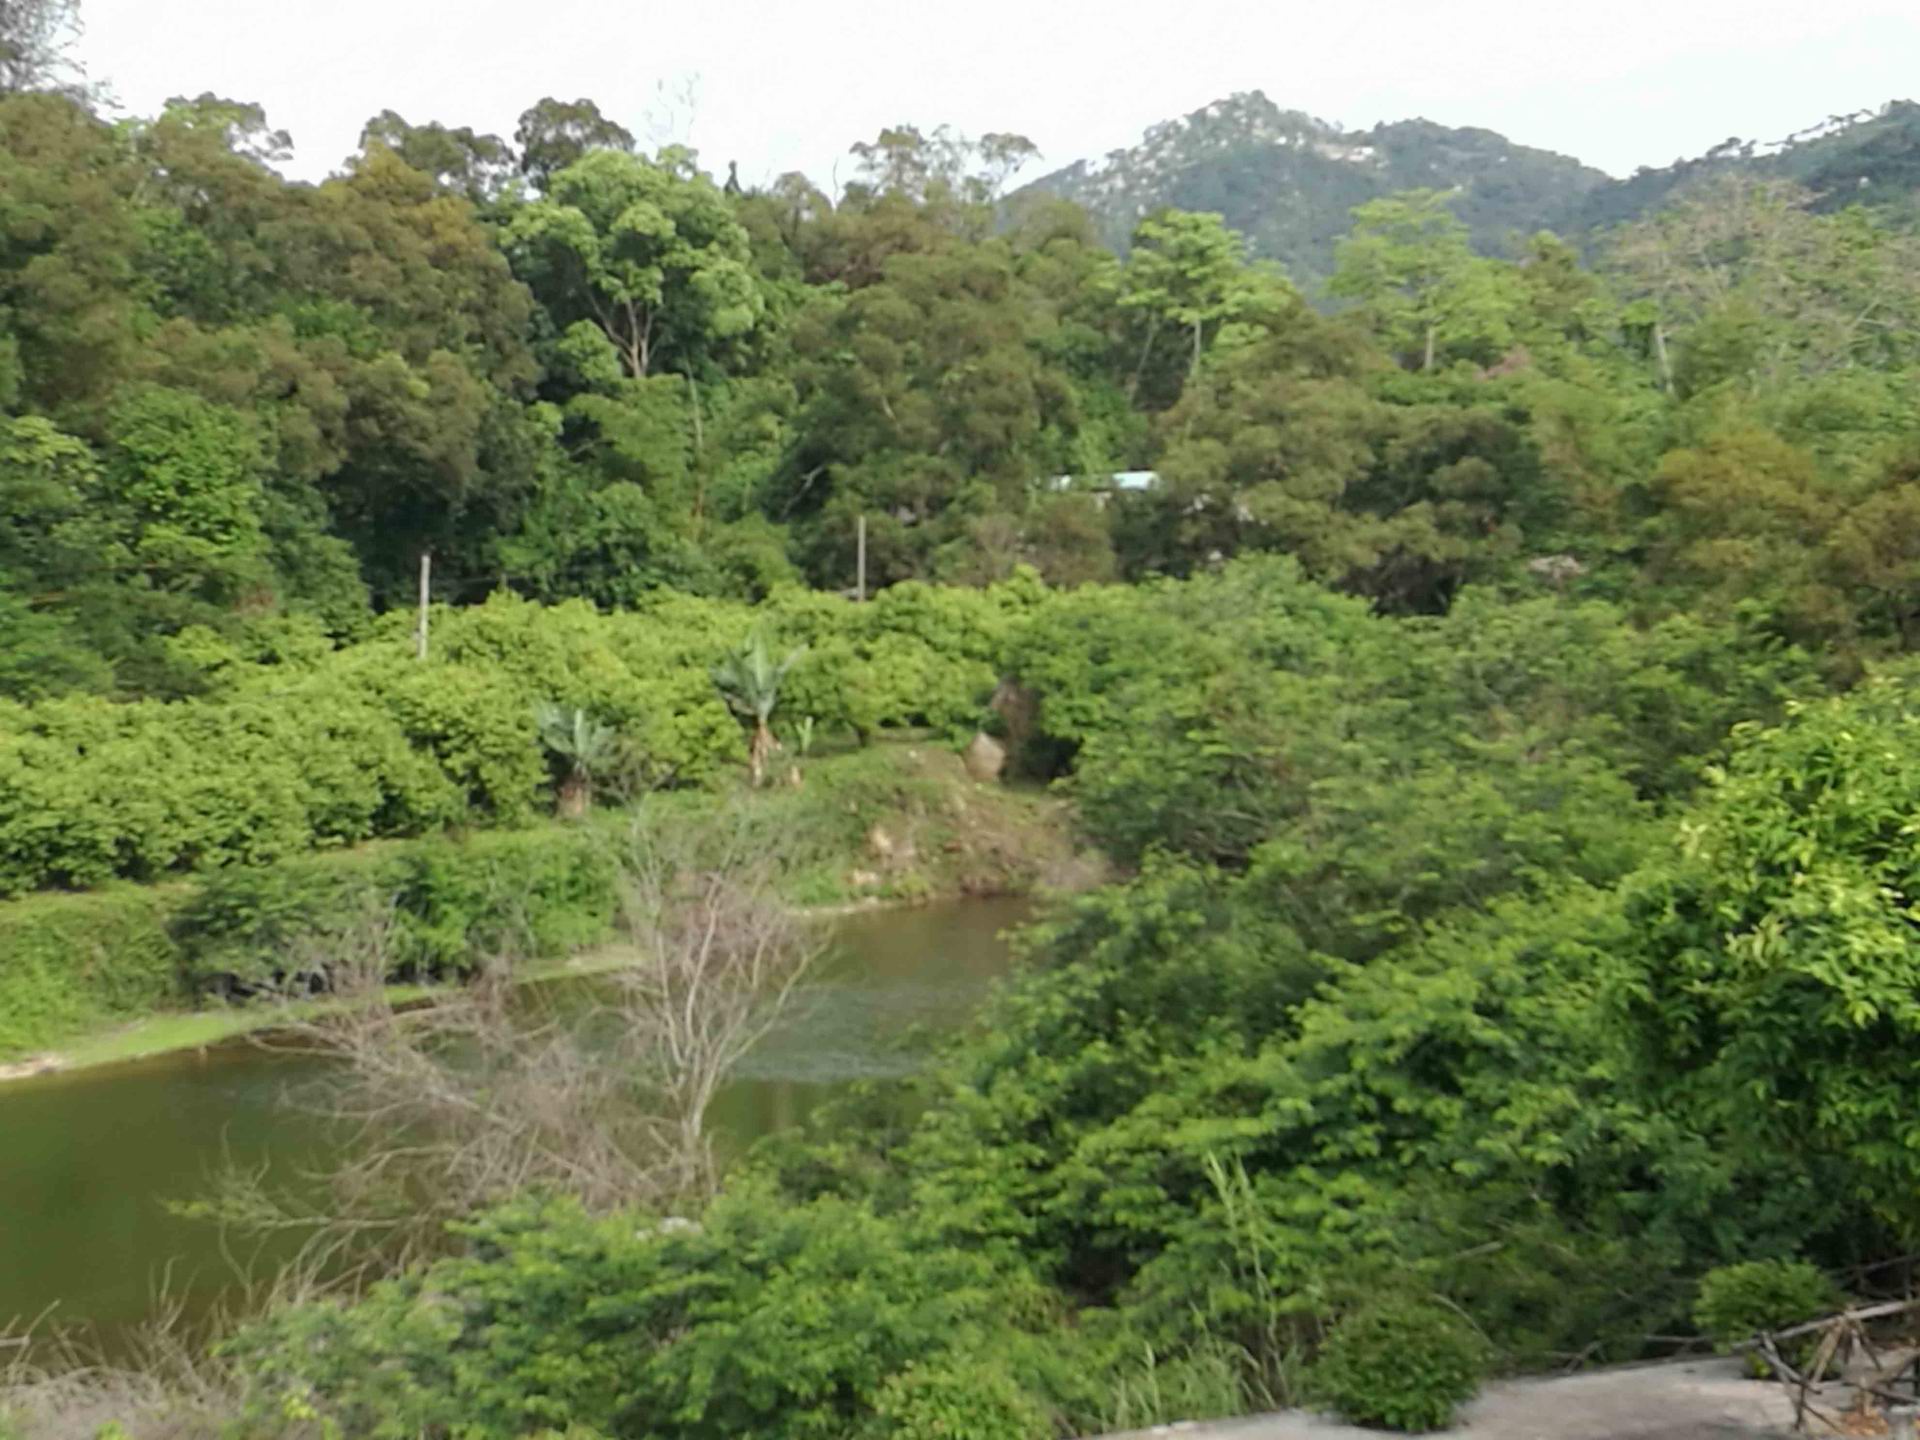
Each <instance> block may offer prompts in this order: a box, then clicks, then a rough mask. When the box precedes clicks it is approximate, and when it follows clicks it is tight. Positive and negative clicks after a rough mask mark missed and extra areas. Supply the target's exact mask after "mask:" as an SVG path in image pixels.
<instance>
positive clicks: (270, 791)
mask: <svg viewBox="0 0 1920 1440" xmlns="http://www.w3.org/2000/svg"><path fill="white" fill-rule="evenodd" d="M1044 593H1045V592H1044V591H1042V590H1041V589H1040V587H1039V586H1038V585H1037V584H1033V583H1024V582H1015V583H1012V584H1009V585H1006V586H1001V587H998V588H997V589H994V590H990V591H984V592H983V591H972V590H933V589H930V588H928V587H924V586H916V585H907V586H900V587H897V588H895V589H893V590H890V591H888V592H886V593H885V594H883V595H882V596H881V597H880V598H879V599H878V600H876V601H875V602H873V603H872V604H869V605H865V606H856V605H852V604H849V603H848V602H846V601H843V600H839V599H836V598H834V597H830V596H823V595H819V594H814V593H811V592H804V591H791V592H786V593H784V594H782V595H780V596H778V597H776V598H775V599H774V600H772V601H770V602H769V603H767V604H765V605H763V606H760V607H757V608H754V609H750V608H749V607H747V606H745V605H741V604H736V603H732V602H726V601H712V600H699V599H694V598H691V597H687V596H682V595H663V596H662V597H661V598H660V599H659V600H658V601H657V603H655V604H653V605H651V606H649V607H647V608H644V609H641V610H636V611H629V612H622V613H619V614H613V615H603V614H601V613H599V612H597V611H596V610H594V609H593V607H591V606H589V605H586V604H584V603H581V602H573V603H569V604H564V605H559V606H555V607H552V608H542V607H540V606H537V605H533V604H530V603H527V602H525V601H521V600H517V599H514V598H512V597H510V596H500V597H497V598H496V599H494V600H493V601H490V602H489V603H487V604H485V605H482V606H479V607H476V608H473V609H469V610H462V611H454V612H448V613H445V614H439V615H436V616H435V619H434V631H433V635H434V645H433V653H432V655H431V657H430V658H429V659H428V660H427V661H426V662H425V663H421V662H419V661H417V660H416V659H415V658H414V656H413V654H412V647H411V642H410V641H409V639H408V638H407V636H406V635H405V633H404V631H403V629H402V627H401V625H400V624H399V623H398V621H397V620H396V621H395V623H393V624H389V625H387V626H386V627H385V628H384V629H382V630H381V631H380V632H379V633H377V634H376V635H375V636H374V637H373V638H371V639H369V640H367V641H364V642H362V643H360V644H358V645H354V646H351V647H349V648H346V649H342V650H330V649H327V648H325V647H324V646H318V647H301V646H298V645H295V646H288V645H286V644H284V643H280V644H277V645H276V647H275V650H274V653H273V654H272V655H271V656H270V657H265V658H263V657H260V656H252V657H250V656H247V655H244V654H241V653H240V652H239V651H237V650H235V649H234V648H233V647H231V646H224V645H222V644H219V643H216V642H215V641H214V639H213V637H211V636H207V637H204V639H205V640H206V642H207V643H206V644H205V645H204V646H201V647H199V649H198V650H196V652H195V653H196V658H197V662H198V664H199V666H200V670H201V673H202V675H203V677H204V687H205V690H206V693H205V694H204V695H202V696H199V697H197V698H194V699H190V700H183V701H173V702H162V701H151V700H149V701H137V702H132V703H114V702H111V701H107V700H102V699H98V698H70V699H62V700H54V701H48V702H45V703H42V704H38V705H33V706H19V705H0V895H22V894H26V893H29V892H31V891H34V890H37V889H43V888H70V889H72V888H85V887H88V886H95V885H100V884H103V883H105V882H107V881H110V880H113V879H116V878H120V879H131V880H141V881H151V880H156V879H159V878H162V877H164V876H167V875H169V874H175V873H182V872H193V871H199V870H207V869H214V868H218V867H223V866H230V865H261V864H266V863H269V862H274V861H279V860H282V859H285V858H286V857H289V856H294V855H299V854H302V853H304V852H307V851H310V850H320V849H327V848H337V847H341V846H347V845H352V844H356V843H358V842H360V841H364V840H368V839H374V838H380V837H395V836H416V835H424V834H428V833H431V832H433V831H436V830H439V829H442V828H445V827H448V826H452V825H478V826H492V825H512V824H515V823H518V822H520V821H523V820H525V819H527V818H528V817H530V816H531V815H533V814H535V813H537V812H538V810H539V809H540V808H542V806H543V805H544V803H545V791H546V789H547V787H548V785H549V783H550V775H549V770H548V763H547V760H546V758H545V756H544V754H543V751H542V749H541V747H540V744H539V741H538V737H537V729H536V721H535V711H536V708H537V706H538V705H539V704H540V703H541V702H545V701H557V702H559V703H561V704H564V705H567V706H578V707H581V708H583V709H585V710H587V711H589V712H591V713H592V714H593V715H594V717H595V718H596V719H597V720H598V721H600V722H601V723H604V724H607V725H610V726H612V727H613V728H615V729H616V730H617V731H619V732H620V734H621V735H622V736H623V737H624V738H625V740H626V741H627V742H628V748H629V749H630V751H631V753H632V754H633V756H634V757H635V760H636V763H637V765H638V767H639V770H640V771H641V773H640V774H639V775H637V776H636V777H635V778H636V779H638V780H641V781H643V782H644V783H646V784H648V785H661V784H668V785H680V786H701V785H707V784H710V783H712V782H713V781H715V780H716V779H717V778H718V777H719V776H720V775H721V774H722V773H723V772H724V771H725V770H726V769H727V767H729V766H731V765H733V764H735V763H736V762H737V761H738V760H739V759H740V758H741V756H742V753H743V752H742V746H741V737H740V728H739V724H738V722H737V721H736V720H735V719H734V718H733V716H732V715H730V714H729V713H728V711H727V708H726V706H725V705H724V704H723V703H722V702H721V700H720V699H719V697H718V696H717V695H716V693H715V691H714V687H713V684H712V680H711V677H710V673H709V671H710V667H711V666H712V664H713V663H714V661H716V660H717V659H719V658H720V656H721V655H722V654H723V653H725V651H726V650H728V649H729V648H730V647H733V646H736V645H738V644H740V643H741V642H742V641H743V640H745V639H746V638H747V637H748V636H749V635H750V634H758V635H761V636H763V637H765V638H766V640H767V641H768V643H769V644H771V645H781V646H792V645H802V644H804V645H807V646H808V647H809V648H808V653H807V659H806V663H805V664H804V665H803V666H802V667H800V668H799V669H797V670H796V671H795V672H794V673H793V675H792V676H791V677H790V679H789V681H788V684H787V686H786V690H785V694H784V696H783V700H782V708H783V711H784V713H786V714H787V715H789V716H792V717H794V718H795V719H798V718H801V717H806V716H811V717H813V718H814V720H815V722H816V724H817V725H818V726H819V727H821V729H822V730H823V731H842V732H853V733H855V734H858V735H860V736H862V737H865V736H867V735H870V734H872V733H873V732H875V731H878V730H882V729H885V728H887V727H895V726H907V725H929V726H933V727H936V728H939V729H943V730H950V729H958V728H961V727H964V726H967V725H970V724H971V723H972V722H973V721H974V720H975V719H976V718H977V717H978V715H979V714H980V713H981V705H982V702H984V700H985V699H986V698H987V696H988V694H989V693H990V692H991V690H992V687H993V684H994V681H995V678H996V668H995V667H996V663H997V659H998V657H999V656H1000V654H1001V653H1002V652H1003V651H1004V649H1005V644H1006V637H1007V634H1008V632H1009V630H1010V629H1011V627H1012V626H1013V625H1014V624H1015V623H1016V622H1017V621H1018V619H1019V618H1020V617H1021V616H1022V615H1023V614H1025V613H1026V612H1028V611H1029V610H1031V609H1032V607H1033V606H1034V605H1035V604H1037V603H1038V602H1039V601H1040V600H1041V599H1042V598H1043V597H1044ZM276 639H277V640H283V639H284V637H278V636H276Z"/></svg>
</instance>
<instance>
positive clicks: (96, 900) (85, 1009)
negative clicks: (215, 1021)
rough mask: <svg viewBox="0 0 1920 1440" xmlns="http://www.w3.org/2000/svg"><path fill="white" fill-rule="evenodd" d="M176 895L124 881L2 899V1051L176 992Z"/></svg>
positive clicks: (151, 1006) (153, 1005)
mask: <svg viewBox="0 0 1920 1440" xmlns="http://www.w3.org/2000/svg"><path fill="white" fill-rule="evenodd" d="M175 898H176V897H173V896H170V895H167V894H165V893H163V892H160V891H155V890H138V889H134V888H132V887H122V888H119V889H114V890H109V891H106V892H104V893H102V894H99V895H71V896H69V895H46V896H37V897H35V898H34V899H32V900H25V901H21V902H19V903H17V904H13V905H8V906H5V907H0V1055H6V1054H8V1053H11V1052H17V1051H23V1050H30V1049H33V1048H35V1047H36V1046H40V1045H44V1044H46V1043H48V1042H49V1041H51V1040H54V1039H57V1038H58V1037H59V1036H61V1035H62V1034H65V1033H68V1032H71V1031H75V1030H79V1029H82V1028H84V1027H86V1026H88V1025H97V1024H101V1023H103V1022H106V1021H110V1020H115V1019H122V1018H130V1017H133V1016H138V1015H144V1014H147V1013H150V1012H151V1011H154V1010H157V1009H160V1008H162V1007H164V1006H166V1005H167V1004H169V1003H171V1002H173V1001H176V1000H179V999H181V998H182V997H183V994H184V990H183V987H182V985H181V977H180V956H179V951H178V949H177V947H176V945H175V943H174V940H173V938H172V936H171V935H170V934H169V933H168V929H167V922H168V919H169V916H170V913H171V909H172V906H173V904H174V903H175Z"/></svg>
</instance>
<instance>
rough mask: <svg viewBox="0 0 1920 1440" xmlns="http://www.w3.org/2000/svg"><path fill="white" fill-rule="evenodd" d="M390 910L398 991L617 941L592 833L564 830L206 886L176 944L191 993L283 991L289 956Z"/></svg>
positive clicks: (353, 855) (320, 859)
mask: <svg viewBox="0 0 1920 1440" xmlns="http://www.w3.org/2000/svg"><path fill="white" fill-rule="evenodd" d="M388 907H391V914H392V917H393V922H394V932H393V935H392V937H391V940H392V950H391V963H392V973H393V975H394V976H395V977H397V978H398V977H405V978H425V977H438V978H446V977H449V976H454V975H460V974H465V973H468V972H469V971H471V970H472V969H473V968H474V966H475V965H477V964H478V963H479V962H480V961H481V960H482V959H484V958H485V957H486V956H487V955H488V954H498V953H505V954H509V955H514V956H522V957H534V958H544V957H550V956H556V955H562V954H566V953H568V952H570V951H573V950H577V949H580V948H582V947H585V946H588V945H592V944H596V943H598V942H600V941H603V940H605V939H607V938H608V937H609V936H610V935H611V933H612V929H613V908H614V872H613V863H612V858H611V856H610V855H609V854H608V852H607V847H606V846H605V845H604V843H602V841H601V840H600V838H599V837H598V836H597V835H595V834H594V833H593V832H590V831H585V832H583V831H580V830H577V829H569V828H565V827H559V826H542V827H540V828H538V829H534V830H525V831H482V832H477V833H473V834H468V835H462V836H432V837H429V838H427V839H423V840H415V841H406V842H399V843H394V844H387V845H375V846H370V847H366V848H364V849H361V850H355V851H349V852H343V853H335V854H321V855H309V856H302V857H299V858H296V859H292V860H288V861H284V862H282V863H281V864H279V865H275V866H269V867H264V868H258V869H231V870H222V871H217V872H215V873H214V874H212V875H209V876H208V877H207V878H206V880H205V881H204V882H203V883H202V884H201V886H200V887H199V889H198V891H197V892H196V893H195V894H194V895H193V896H192V897H191V898H189V899H188V900H186V901H185V902H184V903H183V904H182V906H181V908H180V914H179V917H178V919H177V920H176V922H175V925H174V933H175V936H176V938H177V940H178V942H179V952H180V959H181V964H182V967H183V973H184V976H185V979H186V980H187V982H188V983H189V984H190V985H191V986H192V987H193V988H195V989H196V990H200V991H205V990H209V989H225V988H229V987H231V986H233V985H235V984H238V985H241V986H258V985H262V984H266V983H268V982H272V981H278V980H283V979H285V978H287V977H286V975H285V969H284V967H285V964H286V957H287V955H288V954H289V953H290V952H291V951H293V950H295V949H296V948H299V947H302V946H305V947H306V948H308V949H311V948H313V942H315V941H319V942H322V948H324V942H325V941H326V940H327V939H328V938H329V937H331V936H338V935H344V934H345V933H347V932H348V931H350V930H351V929H352V927H354V926H357V925H362V924H365V923H367V922H368V920H369V919H371V918H373V917H375V916H377V915H378V914H379V913H381V912H383V911H385V910H386V909H387V908H388ZM315 978H318V977H315Z"/></svg>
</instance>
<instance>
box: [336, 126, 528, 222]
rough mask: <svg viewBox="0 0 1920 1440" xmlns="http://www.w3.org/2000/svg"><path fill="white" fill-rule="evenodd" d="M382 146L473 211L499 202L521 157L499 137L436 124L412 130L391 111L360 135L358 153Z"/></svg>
mask: <svg viewBox="0 0 1920 1440" xmlns="http://www.w3.org/2000/svg"><path fill="white" fill-rule="evenodd" d="M371 145H384V146H386V148H387V149H389V150H391V151H392V152H393V153H394V154H395V155H397V156H399V157H400V159H402V160H404V161H405V162H406V163H407V164H408V165H410V166H412V167H413V168H414V169H415V170H418V171H419V172H420V173H421V174H422V175H429V176H432V177H433V181H434V183H435V184H436V185H438V186H439V187H440V188H441V189H442V190H445V191H447V192H449V193H451V194H455V195H464V196H466V197H467V199H469V200H471V201H472V202H473V203H474V204H475V205H488V204H491V203H492V202H494V201H495V200H498V199H499V198H500V196H501V194H502V193H503V192H504V191H505V190H506V188H507V185H508V184H509V183H510V182H511V181H512V180H513V178H514V176H515V175H517V174H518V173H519V170H520V161H519V157H518V156H517V155H515V154H514V151H513V147H512V146H511V145H509V144H508V143H507V142H506V141H504V140H502V139H501V138H500V137H499V136H498V135H481V134H477V133H476V132H475V131H474V130H473V129H471V128H470V127H468V126H465V125H462V126H461V127H460V128H459V129H457V130H455V129H450V128H449V127H447V126H445V125H441V124H439V123H438V122H434V121H430V122H428V123H427V124H425V125H410V124H408V123H407V121H406V119H405V117H403V116H402V115H400V114H399V113H398V112H396V111H393V110H382V111H381V112H380V113H379V114H378V115H376V116H374V117H373V118H372V119H371V120H369V121H367V123H366V125H365V127H364V128H363V129H362V130H361V131H360V148H361V149H362V150H363V151H364V150H366V149H367V148H368V147H369V146H371Z"/></svg>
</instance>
